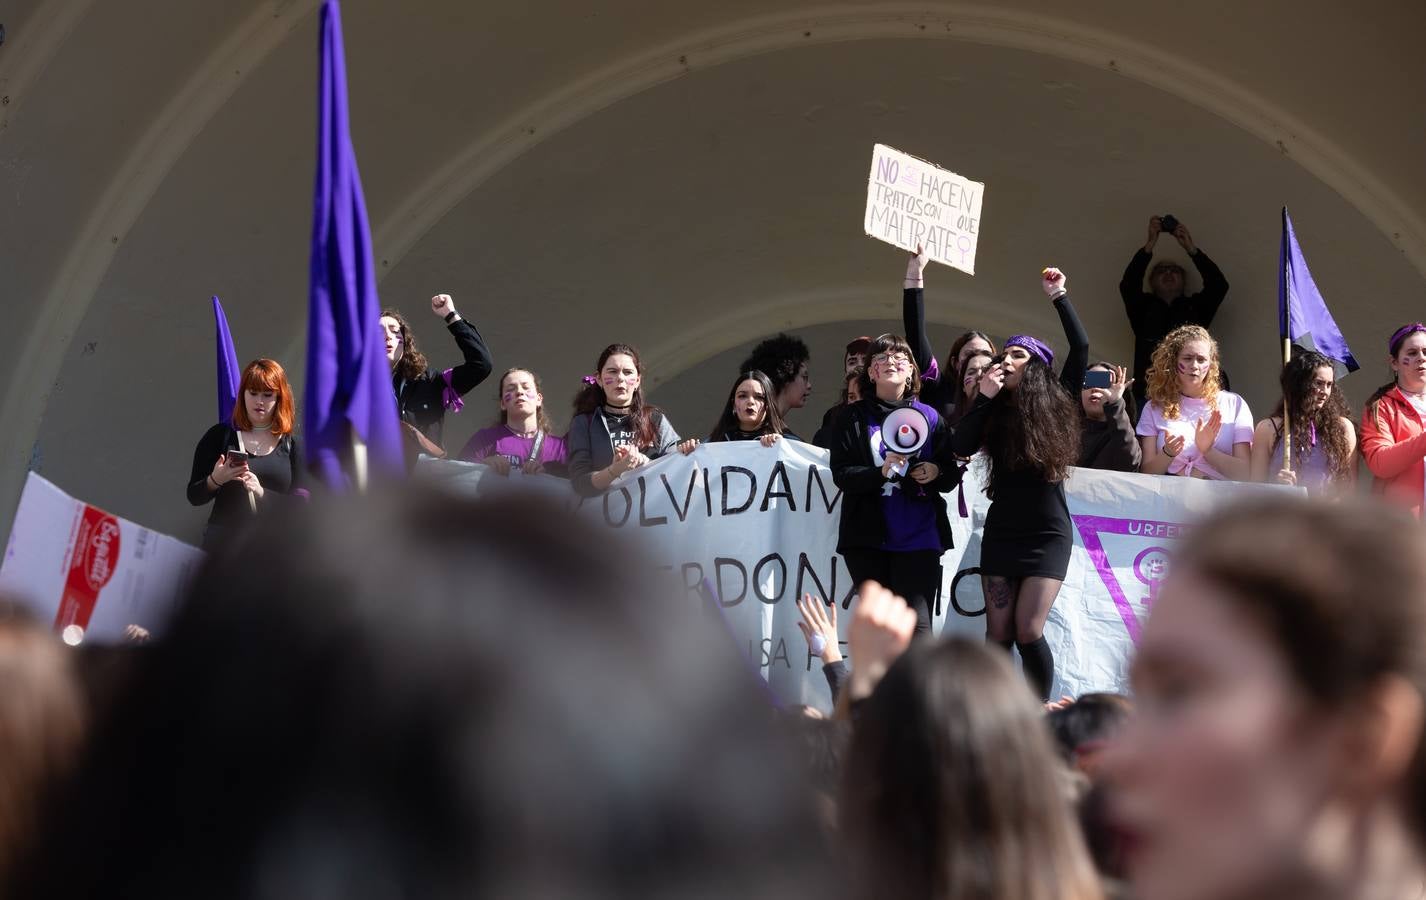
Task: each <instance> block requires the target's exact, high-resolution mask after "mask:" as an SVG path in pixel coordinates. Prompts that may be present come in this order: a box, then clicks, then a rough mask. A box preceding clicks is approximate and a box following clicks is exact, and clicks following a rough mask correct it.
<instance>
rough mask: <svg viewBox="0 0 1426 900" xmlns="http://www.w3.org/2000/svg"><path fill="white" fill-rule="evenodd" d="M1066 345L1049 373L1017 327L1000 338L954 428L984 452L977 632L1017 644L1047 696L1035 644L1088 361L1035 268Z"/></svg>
mask: <svg viewBox="0 0 1426 900" xmlns="http://www.w3.org/2000/svg"><path fill="white" fill-rule="evenodd" d="M1041 280H1042V287H1043V288H1044V290H1045V294H1046V295H1047V296H1048V297H1049V298H1050V300H1051V301H1052V302H1053V303H1054V305H1055V311H1056V312H1057V313H1059V316H1060V323H1061V324H1062V325H1064V329H1065V339H1066V340H1067V341H1068V342H1069V345H1070V351H1069V356H1068V357H1067V358H1066V359H1065V364H1064V368H1063V369H1062V370H1061V371H1060V376H1059V378H1058V379H1057V378H1056V377H1055V373H1054V369H1053V368H1052V367H1053V366H1054V362H1055V353H1054V351H1053V350H1051V349H1050V348H1049V346H1048V345H1046V344H1045V342H1044V341H1041V340H1040V339H1039V338H1034V337H1031V336H1029V335H1025V334H1017V335H1015V336H1014V337H1012V338H1010V339H1009V340H1007V341H1006V342H1005V352H1004V353H1003V354H1002V355H1001V356H999V357H996V359H995V360H994V362H993V364H992V365H991V366H990V368H989V369H987V370H986V372H985V374H984V375H982V376H981V379H980V396H979V397H977V398H976V400H975V403H974V404H973V405H972V406H971V409H970V411H969V412H968V413H966V415H965V417H964V418H962V419H961V420H960V422H959V423H957V425H956V431H955V439H954V441H953V444H954V449H955V453H956V455H958V456H965V457H969V456H973V455H974V454H976V453H977V452H979V451H981V450H984V451H985V452H986V456H987V457H988V459H989V462H990V477H989V481H988V482H987V484H986V491H985V492H986V496H988V497H990V499H991V504H990V510H989V512H988V513H987V514H986V519H985V531H984V533H983V535H982V539H981V546H980V571H981V586H982V588H983V589H984V591H985V636H986V639H987V640H988V641H991V642H993V643H997V644H1000V645H1001V646H1002V647H1004V648H1005V649H1006V650H1007V651H1008V650H1009V649H1010V647H1011V645H1012V644H1013V645H1014V646H1015V647H1017V648H1018V649H1019V650H1020V657H1021V659H1022V661H1023V663H1024V667H1025V677H1026V679H1027V680H1028V681H1029V682H1030V684H1031V686H1032V687H1033V688H1034V689H1035V690H1037V691H1039V694H1040V696H1041V697H1043V698H1046V699H1048V698H1049V696H1050V688H1051V687H1052V686H1053V684H1054V680H1055V658H1054V655H1053V654H1052V653H1051V652H1050V646H1049V644H1047V643H1046V642H1045V620H1046V619H1048V618H1049V615H1050V607H1051V605H1053V604H1054V602H1055V598H1056V597H1057V596H1059V593H1060V585H1061V584H1062V583H1064V580H1065V573H1066V572H1067V571H1068V570H1069V558H1070V550H1071V549H1072V548H1073V546H1074V538H1073V534H1072V532H1071V525H1070V515H1069V503H1068V501H1067V500H1066V499H1065V485H1064V483H1065V478H1066V477H1068V475H1069V467H1070V466H1072V465H1074V464H1075V463H1076V462H1077V461H1078V459H1079V450H1080V408H1079V406H1080V405H1079V400H1078V397H1079V391H1080V388H1081V387H1082V386H1083V383H1084V371H1085V366H1086V363H1087V362H1088V361H1089V337H1088V335H1086V334H1085V332H1084V326H1083V325H1081V324H1080V322H1079V318H1078V317H1077V316H1076V315H1075V313H1074V307H1073V306H1071V305H1070V301H1069V294H1068V293H1067V292H1066V291H1065V275H1064V273H1063V272H1061V271H1060V270H1059V269H1054V268H1050V269H1045V270H1044V271H1043V272H1042V273H1041Z"/></svg>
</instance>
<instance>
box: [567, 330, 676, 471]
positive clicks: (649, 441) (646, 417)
mask: <svg viewBox="0 0 1426 900" xmlns="http://www.w3.org/2000/svg"><path fill="white" fill-rule="evenodd" d="M620 354H622V355H624V356H627V357H629V358H630V359H632V360H633V361H634V370H635V371H637V372H638V373H639V386H638V387H637V388H635V389H634V396H633V398H632V399H631V400H630V405H629V426H630V428H631V429H632V430H633V432H634V441H635V442H636V443H637V444H638V445H639V447H640V448H641V449H642V448H645V447H652V446H653V445H654V444H656V443H658V438H659V432H658V428H657V427H655V425H654V414H655V413H657V412H659V408H658V407H657V406H651V405H649V404H646V403H644V380H643V376H644V364H643V362H641V361H640V360H639V351H637V350H635V349H634V348H633V347H630V346H629V345H628V344H610V345H609V346H608V347H605V348H604V352H603V353H601V354H599V364H598V365H597V366H595V367H594V383H593V384H590V383H588V381H587V380H586V382H585V385H584V387H583V388H582V389H581V390H580V392H579V393H578V394H575V395H574V414H575V415H577V416H579V415H586V414H590V415H592V414H596V413H598V412H599V410H600V408H601V407H602V406H604V402H605V397H604V388H603V386H602V385H600V383H599V378H600V374H601V373H602V372H603V371H604V364H605V363H606V362H608V361H609V357H611V356H618V355H620Z"/></svg>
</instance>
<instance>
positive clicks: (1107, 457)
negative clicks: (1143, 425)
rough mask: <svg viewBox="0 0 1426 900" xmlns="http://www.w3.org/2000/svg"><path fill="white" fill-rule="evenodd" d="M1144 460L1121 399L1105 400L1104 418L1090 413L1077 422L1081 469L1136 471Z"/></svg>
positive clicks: (1079, 464) (1132, 424)
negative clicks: (1096, 417) (1078, 423)
mask: <svg viewBox="0 0 1426 900" xmlns="http://www.w3.org/2000/svg"><path fill="white" fill-rule="evenodd" d="M1143 461H1144V451H1143V450H1142V449H1141V448H1140V447H1139V438H1138V436H1136V435H1135V434H1134V423H1132V422H1130V421H1129V412H1128V410H1127V409H1126V408H1125V406H1124V401H1123V400H1115V401H1110V402H1106V403H1105V404H1104V421H1102V422H1096V421H1095V420H1094V419H1091V418H1090V417H1089V416H1085V417H1084V421H1083V423H1082V424H1081V425H1080V445H1079V462H1077V463H1075V465H1077V466H1079V467H1080V468H1081V469H1104V470H1107V471H1111V472H1137V471H1139V465H1140V464H1141V463H1142V462H1143Z"/></svg>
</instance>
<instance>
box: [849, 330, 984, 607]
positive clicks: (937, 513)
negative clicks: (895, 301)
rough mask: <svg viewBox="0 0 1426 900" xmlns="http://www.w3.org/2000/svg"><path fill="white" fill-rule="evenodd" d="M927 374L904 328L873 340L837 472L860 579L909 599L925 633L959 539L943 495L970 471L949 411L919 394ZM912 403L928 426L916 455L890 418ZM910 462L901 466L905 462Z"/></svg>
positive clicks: (852, 567)
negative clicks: (955, 441) (955, 442)
mask: <svg viewBox="0 0 1426 900" xmlns="http://www.w3.org/2000/svg"><path fill="white" fill-rule="evenodd" d="M920 387H921V375H920V372H918V371H917V369H916V363H915V360H914V359H913V358H912V354H911V348H910V346H908V345H907V343H906V341H905V340H904V339H902V338H901V337H900V336H898V335H894V334H884V335H882V336H881V337H878V338H877V339H876V340H874V341H872V344H871V348H870V350H869V351H868V361H867V368H866V370H865V371H864V372H863V373H862V382H861V397H862V399H861V400H860V401H859V402H857V403H854V404H851V405H850V406H846V407H844V408H843V409H842V410H841V412H840V413H838V415H837V419H836V423H835V428H836V431H835V432H834V434H833V440H832V454H831V468H832V480H833V481H835V482H836V484H837V487H839V488H841V489H842V518H841V523H840V525H839V527H838V532H837V552H838V553H840V554H841V555H842V559H843V561H844V562H845V563H846V565H847V571H848V572H849V573H851V576H852V581H853V582H854V583H855V584H857V585H861V584H864V583H865V582H867V581H875V582H878V583H879V584H882V585H885V586H886V587H888V588H890V589H891V590H892V591H894V592H895V593H897V594H899V595H901V596H902V597H905V598H906V602H907V603H908V604H909V605H910V606H911V608H912V609H914V610H915V611H916V631H917V633H918V634H924V633H929V632H930V630H931V602H932V600H934V599H935V596H936V588H937V586H938V585H939V583H940V575H941V555H942V554H943V553H944V552H945V551H946V550H948V549H950V547H951V523H950V520H949V519H948V518H947V516H946V499H945V497H943V496H941V495H942V494H944V493H945V492H946V491H949V490H951V489H952V488H954V487H955V486H956V485H957V484H958V483H959V482H960V479H961V474H960V469H959V468H958V467H957V466H956V464H955V458H954V457H953V456H952V455H951V441H950V429H949V428H948V427H947V426H946V424H945V420H944V419H943V418H942V417H941V415H940V413H939V412H938V411H936V410H935V409H933V408H931V407H930V406H928V405H927V404H924V403H921V402H920V401H918V400H917V399H916V397H917V394H918V392H919V390H920ZM908 407H909V408H913V409H915V410H916V411H917V412H919V413H921V415H922V416H924V417H925V419H926V427H927V429H928V434H927V437H926V439H925V443H924V444H922V446H921V448H920V449H918V450H917V451H915V452H914V453H911V454H909V455H906V454H900V453H895V452H893V451H891V450H890V449H888V447H887V444H886V441H885V440H884V439H883V437H882V426H883V425H884V423H885V422H886V419H887V416H889V415H891V414H892V413H893V412H894V411H896V410H899V409H904V408H908ZM903 466H904V467H905V468H904V471H902V469H901V467H903Z"/></svg>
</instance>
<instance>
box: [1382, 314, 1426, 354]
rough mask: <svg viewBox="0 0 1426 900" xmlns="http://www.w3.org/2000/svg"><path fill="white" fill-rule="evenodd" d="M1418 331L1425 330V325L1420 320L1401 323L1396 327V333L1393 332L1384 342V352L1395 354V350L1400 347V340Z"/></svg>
mask: <svg viewBox="0 0 1426 900" xmlns="http://www.w3.org/2000/svg"><path fill="white" fill-rule="evenodd" d="M1418 331H1426V325H1423V324H1421V323H1420V322H1412V323H1411V324H1410V325H1403V326H1401V327H1400V328H1398V329H1396V334H1393V335H1392V336H1391V340H1389V341H1387V342H1386V352H1387V353H1390V354H1391V355H1392V356H1395V355H1396V351H1398V350H1400V349H1401V342H1402V341H1404V340H1406V339H1407V338H1408V337H1410V336H1411V335H1413V334H1415V333H1416V332H1418Z"/></svg>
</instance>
